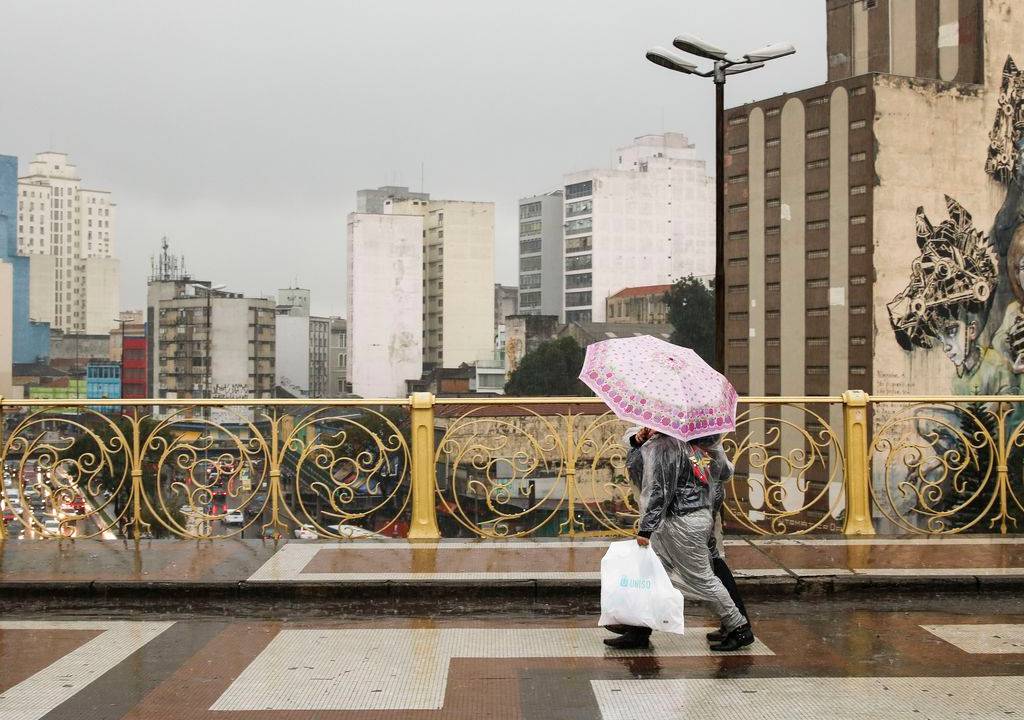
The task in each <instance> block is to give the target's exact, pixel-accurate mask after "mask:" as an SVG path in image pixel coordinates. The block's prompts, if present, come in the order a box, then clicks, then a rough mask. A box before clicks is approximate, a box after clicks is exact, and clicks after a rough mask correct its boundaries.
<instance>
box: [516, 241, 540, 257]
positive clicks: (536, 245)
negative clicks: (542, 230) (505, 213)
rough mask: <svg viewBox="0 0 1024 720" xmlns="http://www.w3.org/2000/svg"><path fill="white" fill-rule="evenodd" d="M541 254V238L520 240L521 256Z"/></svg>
mask: <svg viewBox="0 0 1024 720" xmlns="http://www.w3.org/2000/svg"><path fill="white" fill-rule="evenodd" d="M539 252H540V238H537V239H536V240H520V241H519V254H520V255H528V254H530V253H539Z"/></svg>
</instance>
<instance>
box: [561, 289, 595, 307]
mask: <svg viewBox="0 0 1024 720" xmlns="http://www.w3.org/2000/svg"><path fill="white" fill-rule="evenodd" d="M590 303H591V294H590V292H589V291H588V292H567V293H566V294H565V306H566V307H580V306H587V305H590Z"/></svg>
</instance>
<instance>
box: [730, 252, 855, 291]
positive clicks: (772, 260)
mask: <svg viewBox="0 0 1024 720" xmlns="http://www.w3.org/2000/svg"><path fill="white" fill-rule="evenodd" d="M867 251H868V248H867V245H851V246H850V254H851V255H864V254H866V253H867ZM828 254H829V251H828V249H823V250H808V251H807V252H806V255H807V259H808V260H820V259H822V258H827V257H828ZM764 260H765V263H766V264H768V265H777V264H778V263H779V262H780V256H779V255H778V254H777V253H771V254H768V255H765V256H764ZM728 264H729V267H747V266H748V265H749V259H748V258H745V257H734V258H729V263H728ZM854 284H855V285H858V284H861V283H854Z"/></svg>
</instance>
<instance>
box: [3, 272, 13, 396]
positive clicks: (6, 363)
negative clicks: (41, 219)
mask: <svg viewBox="0 0 1024 720" xmlns="http://www.w3.org/2000/svg"><path fill="white" fill-rule="evenodd" d="M13 304H14V268H12V267H11V266H10V265H8V264H7V263H4V262H0V308H9V307H11V306H12V305H13ZM13 320H14V314H13V313H11V312H7V311H4V312H0V396H6V397H11V395H13V394H14V384H13V383H14V323H13Z"/></svg>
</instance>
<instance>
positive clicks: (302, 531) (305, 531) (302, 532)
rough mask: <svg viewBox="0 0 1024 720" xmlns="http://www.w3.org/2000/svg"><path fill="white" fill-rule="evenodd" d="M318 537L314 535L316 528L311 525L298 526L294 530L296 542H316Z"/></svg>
mask: <svg viewBox="0 0 1024 720" xmlns="http://www.w3.org/2000/svg"><path fill="white" fill-rule="evenodd" d="M317 537H319V536H318V535H317V534H316V528H314V527H313V526H312V525H309V524H306V525H300V526H299V527H297V528H295V539H296V540H316V539H317Z"/></svg>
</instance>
